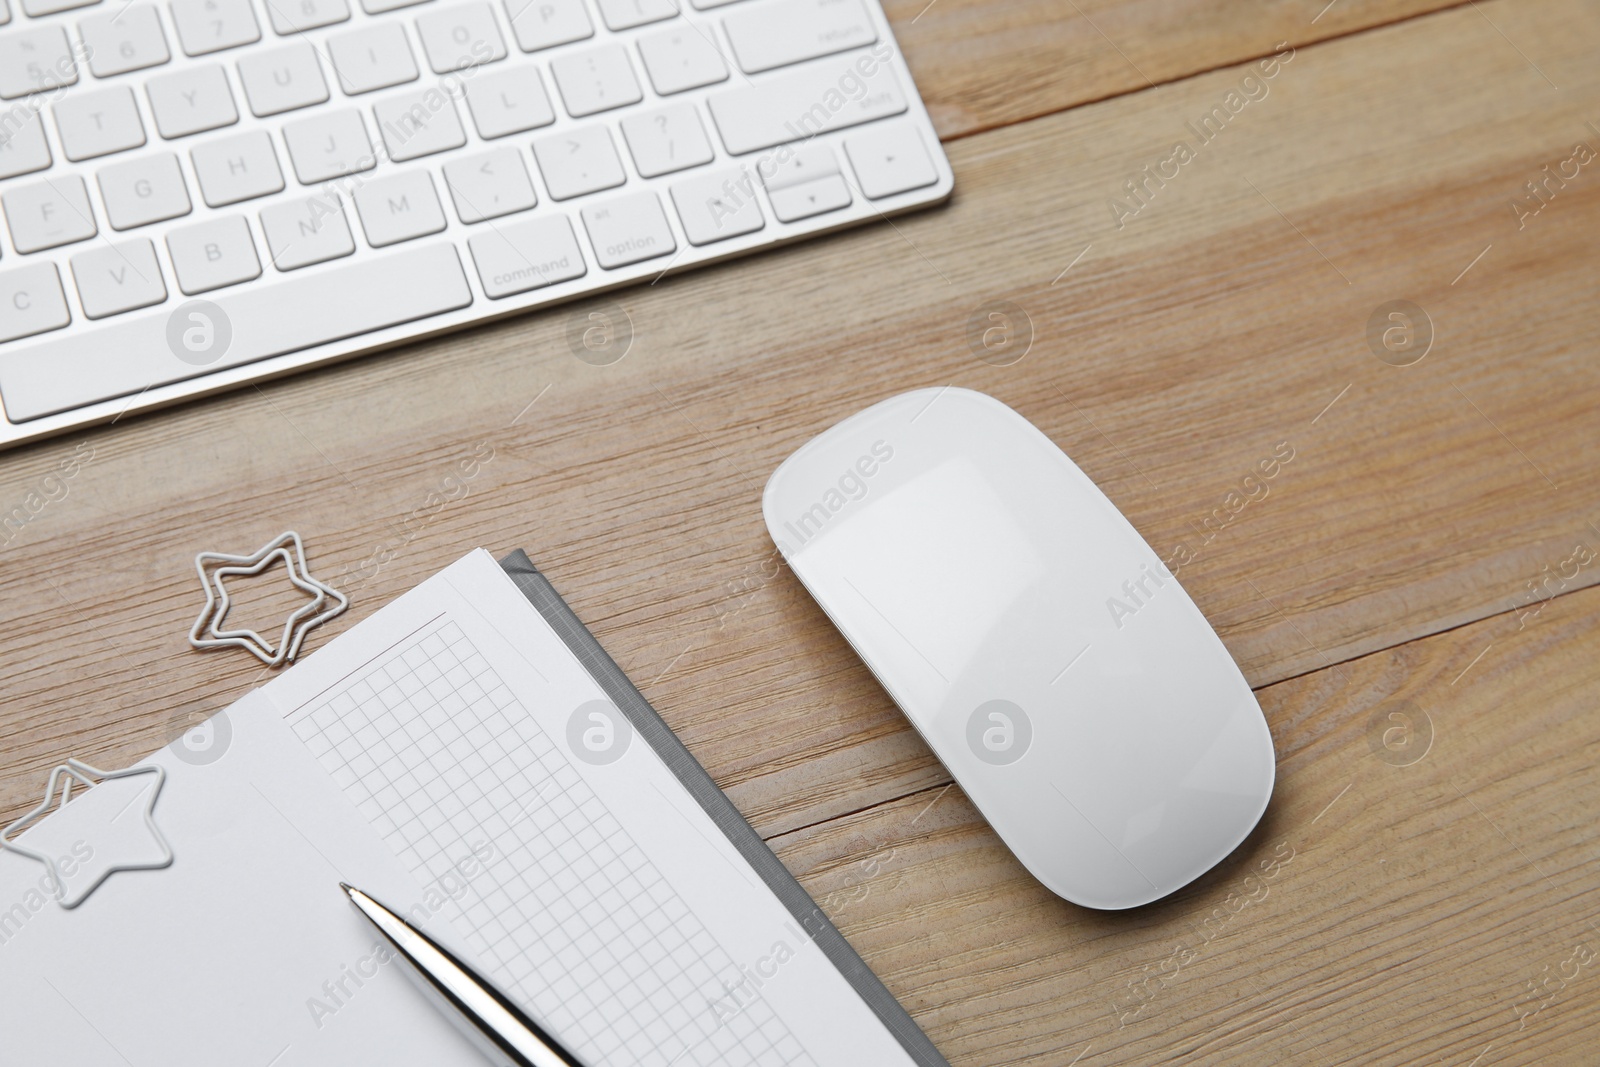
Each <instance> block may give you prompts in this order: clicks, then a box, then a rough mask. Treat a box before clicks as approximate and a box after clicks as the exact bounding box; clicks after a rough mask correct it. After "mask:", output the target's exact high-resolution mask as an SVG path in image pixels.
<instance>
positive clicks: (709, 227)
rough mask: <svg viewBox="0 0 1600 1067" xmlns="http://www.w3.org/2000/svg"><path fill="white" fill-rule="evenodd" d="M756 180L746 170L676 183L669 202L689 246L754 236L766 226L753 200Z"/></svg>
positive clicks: (721, 172)
mask: <svg viewBox="0 0 1600 1067" xmlns="http://www.w3.org/2000/svg"><path fill="white" fill-rule="evenodd" d="M756 184H757V182H756V179H755V176H754V175H752V174H751V173H750V172H749V171H748V170H745V169H744V168H742V167H741V168H740V169H738V170H724V171H718V172H717V173H714V174H707V175H704V176H703V177H699V178H691V179H689V180H688V181H682V182H678V183H677V184H676V185H674V186H673V187H672V202H673V204H674V205H675V206H676V207H677V209H678V217H679V218H680V219H682V220H683V232H684V235H685V236H687V237H688V238H689V243H690V244H692V245H708V244H711V243H713V242H715V241H726V240H727V239H728V238H730V237H738V236H740V235H741V234H746V233H754V232H755V231H757V230H759V229H761V227H762V226H764V225H766V223H765V222H764V221H763V219H762V217H761V205H760V203H758V202H757V200H756Z"/></svg>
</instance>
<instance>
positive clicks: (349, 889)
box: [339, 882, 356, 895]
mask: <svg viewBox="0 0 1600 1067" xmlns="http://www.w3.org/2000/svg"><path fill="white" fill-rule="evenodd" d="M339 888H340V889H343V890H344V891H345V894H346V895H349V894H351V893H354V892H356V887H355V886H353V885H351V884H350V883H349V882H340V883H339Z"/></svg>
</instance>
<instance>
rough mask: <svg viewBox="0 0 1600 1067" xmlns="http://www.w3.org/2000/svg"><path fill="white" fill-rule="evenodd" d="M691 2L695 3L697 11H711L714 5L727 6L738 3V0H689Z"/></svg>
mask: <svg viewBox="0 0 1600 1067" xmlns="http://www.w3.org/2000/svg"><path fill="white" fill-rule="evenodd" d="M689 3H691V4H693V5H694V9H695V10H696V11H709V10H711V9H712V8H714V7H726V6H728V5H729V4H732V3H737V0H689Z"/></svg>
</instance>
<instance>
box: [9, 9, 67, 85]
mask: <svg viewBox="0 0 1600 1067" xmlns="http://www.w3.org/2000/svg"><path fill="white" fill-rule="evenodd" d="M77 81H78V64H77V61H76V60H74V59H73V58H72V46H71V45H70V44H68V43H67V31H66V30H63V29H62V28H61V27H60V26H40V27H38V28H37V29H23V28H21V27H19V28H17V29H14V30H8V31H6V33H5V34H4V35H3V36H0V100H15V99H16V98H17V97H19V96H27V95H28V94H29V93H40V92H45V91H46V90H49V89H59V88H61V86H63V85H74V84H76V83H77Z"/></svg>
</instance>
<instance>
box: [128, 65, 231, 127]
mask: <svg viewBox="0 0 1600 1067" xmlns="http://www.w3.org/2000/svg"><path fill="white" fill-rule="evenodd" d="M145 92H147V93H148V94H149V95H150V110H151V111H152V112H153V113H154V114H155V117H156V131H157V132H158V133H160V134H161V136H162V137H165V138H167V139H168V140H171V139H172V138H174V137H187V136H188V135H189V134H191V133H199V132H201V131H202V130H215V129H218V128H220V127H223V126H232V125H233V124H234V123H235V122H238V121H239V111H238V109H237V108H236V107H234V106H233V93H232V91H230V90H229V89H228V76H227V75H226V74H224V73H223V71H222V68H221V67H220V66H217V65H215V64H210V65H207V66H203V67H190V68H188V69H187V70H177V71H173V72H172V73H171V74H163V75H161V76H159V77H156V78H151V79H150V81H149V82H147V83H146V84H145Z"/></svg>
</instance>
